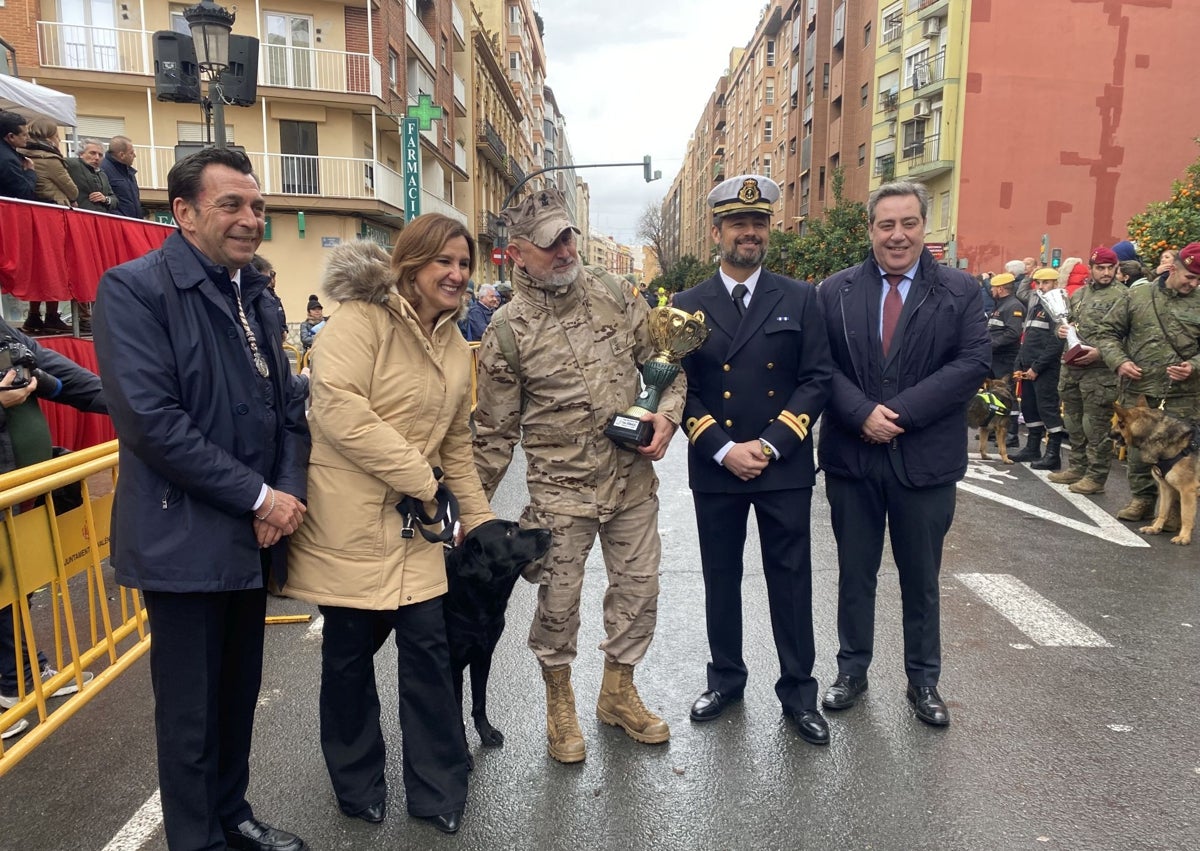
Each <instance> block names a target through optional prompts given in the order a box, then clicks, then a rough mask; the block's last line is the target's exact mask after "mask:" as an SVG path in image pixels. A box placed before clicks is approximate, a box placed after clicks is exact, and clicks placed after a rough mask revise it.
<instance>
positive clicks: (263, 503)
mask: <svg viewBox="0 0 1200 851" xmlns="http://www.w3.org/2000/svg"><path fill="white" fill-rule="evenodd" d="M167 193H168V196H169V198H170V201H171V211H172V213H173V214H174V216H175V221H176V222H178V223H179V231H178V232H177V233H174V234H172V235H171V236H169V237H168V238H167V240H166V242H165V243H163V246H162V248H161V249H158V250H156V251H151V252H150V253H149V254H147V255H146V256H145V257H142V258H141V259H139V260H134V261H132V262H130V263H125V264H124V265H121V266H117V267H115V268H113V269H110V270H109V271H108V272H107V273H106V274H105V275H104V278H103V279H102V280H101V281H100V291H99V295H98V298H97V301H96V308H95V313H94V315H93V326H94V330H95V335H96V355H97V357H98V359H99V362H100V371H101V374H102V375H103V376H104V384H105V392H106V395H107V397H108V403H109V412H110V413H111V415H112V418H113V423H114V425H115V426H116V430H117V437H118V439H119V440H120V465H121V476H120V478H119V479H118V480H117V492H116V501H115V503H114V506H113V523H112V563H113V566H114V567H115V569H116V575H117V580H118V581H119V582H120V583H121V584H122V585H126V586H129V587H133V588H139V589H141V591H142V593H143V597H144V599H145V601H146V610H147V612H148V614H149V619H150V629H151V632H152V633H153V636H154V642H153V644H152V646H151V649H150V677H151V682H152V683H153V686H154V698H155V726H156V731H157V736H158V774H159V786H160V788H161V792H162V809H163V823H164V825H165V827H166V834H167V844H168V846H169V847H170V848H172V849H174V848H224V847H226V846H228V847H230V848H250V849H273V851H299V850H300V849H303V848H306V847H307V846H306V845H305V843H304V841H303V840H301V839H300V838H299V837H297V836H294V835H292V834H290V833H286V832H284V831H281V830H277V829H275V828H273V827H270V826H269V825H266V824H263V823H262V822H260V821H258V820H257V819H255V817H254V814H253V812H252V810H251V808H250V805H249V804H248V803H247V802H246V798H245V793H246V788H247V784H248V782H249V754H250V738H251V731H252V727H253V722H254V707H255V704H256V702H257V700H258V690H259V684H260V681H261V678H262V653H263V616H264V614H265V610H266V591H265V584H266V583H265V578H266V574H267V573H268V572H273V573H274V575H275V578H276V580H277V582H278V584H279V585H280V586H281V587H282V585H283V584H284V582H283V580H284V579H285V575H284V574H283V570H284V568H285V566H284V565H283V564H282V558H283V547H284V543H283V542H282V539H283V536H285V535H289V534H291V533H292V532H294V531H295V530H296V528H297V526H299V524H300V522H301V521H302V520H303V517H304V511H305V509H304V505H303V503H302V500H303V499H304V498H305V495H306V489H305V488H306V478H305V477H306V468H307V465H308V451H309V436H308V427H307V425H306V423H305V419H304V395H305V394H304V392H303V388H304V386H305V385H304V384H303V382H301V381H299V380H297V379H296V376H294V375H293V374H292V372H291V370H290V368H289V364H288V360H287V358H286V356H285V355H284V353H283V349H282V347H281V345H280V340H281V339H282V328H281V327H280V325H279V312H278V310H277V309H276V306H275V301H274V299H273V298H272V297H271V296H270V295H269V293H268V292H267V279H266V278H265V277H264V276H263V275H261V274H259V273H258V272H257V271H256V270H255V269H254V267H253V266H252V265H251V260H252V259H253V257H254V252H255V250H256V249H257V248H258V246H259V243H260V242H261V241H262V237H263V225H264V205H263V197H262V195H261V193H260V192H259V189H258V182H257V180H256V179H255V177H254V175H253V173H252V171H251V165H250V161H249V160H248V159H246V157H245V155H244V154H241V153H238V152H236V151H231V150H227V149H221V148H207V149H205V150H203V151H201V152H199V153H196V154H193V155H192V156H190V157H188V158H186V159H184V160H181V161H180V162H178V163H176V164H175V166H174V167H173V168H172V169H171V171H170V174H168V175H167Z"/></svg>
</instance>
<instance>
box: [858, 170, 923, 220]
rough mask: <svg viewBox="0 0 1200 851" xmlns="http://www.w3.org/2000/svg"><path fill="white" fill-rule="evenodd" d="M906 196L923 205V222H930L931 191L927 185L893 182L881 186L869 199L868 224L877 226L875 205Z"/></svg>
mask: <svg viewBox="0 0 1200 851" xmlns="http://www.w3.org/2000/svg"><path fill="white" fill-rule="evenodd" d="M906 196H912V197H914V198H916V199H917V201H918V202H919V203H920V205H921V221H926V222H927V221H929V190H928V189H926V188H925V184H924V183H917V182H916V181H914V180H893V181H892V182H891V183H885V184H883V185H882V186H880V187H879V188H878V189H876V190H875V191H874V192H872V193H871V197H870V198H868V199H867V224H872V225H873V224H875V205H876V204H878V203H879V202H880V201H882V200H883V199H884V198H903V197H906Z"/></svg>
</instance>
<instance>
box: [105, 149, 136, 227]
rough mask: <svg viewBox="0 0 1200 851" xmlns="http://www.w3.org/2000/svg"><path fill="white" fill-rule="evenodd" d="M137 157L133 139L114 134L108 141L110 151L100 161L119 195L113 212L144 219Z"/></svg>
mask: <svg viewBox="0 0 1200 851" xmlns="http://www.w3.org/2000/svg"><path fill="white" fill-rule="evenodd" d="M136 157H137V154H136V153H134V150H133V141H132V140H130V139H129V138H128V137H126V136H113V137H112V139H110V140H109V142H108V153H107V154H105V155H104V159H102V160H101V161H100V170H101V171H103V172H104V173H105V174H106V175H107V176H108V182H109V184H110V185H111V186H112V190H113V192H114V193H116V196H117V209H116V210H113V212H114V213H118V214H119V215H122V216H127V217H128V218H131V219H143V218H145V213H143V212H142V190H141V189H140V188H138V182H137V169H136V168H134V167H133V161H134V158H136Z"/></svg>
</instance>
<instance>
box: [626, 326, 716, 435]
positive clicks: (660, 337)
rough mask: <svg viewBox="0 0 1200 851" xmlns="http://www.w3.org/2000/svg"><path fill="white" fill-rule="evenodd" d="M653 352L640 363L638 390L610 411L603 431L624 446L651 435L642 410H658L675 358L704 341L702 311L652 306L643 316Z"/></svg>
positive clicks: (675, 369) (674, 369)
mask: <svg viewBox="0 0 1200 851" xmlns="http://www.w3.org/2000/svg"><path fill="white" fill-rule="evenodd" d="M647 325H648V327H649V330H650V341H651V342H652V343H653V344H654V349H655V354H654V356H653V357H652V358H650V360H648V361H646V363H644V364H643V365H642V384H643V387H642V392H641V393H639V394H638V396H637V398H636V399H635V400H634V403H633V406H632V407H630V408H629V409H628V410H626V411H625V413H623V414H613V416H612V418H611V419H610V420H609V421H608V425H607V426H606V427H605V429H604V433H605V435H607V436H608V437H609V438H611V439H612V440H613V441H615V442H616V444H617V445H618V446H621V447H623V448H625V449H637V448H638V447H639V446H649V445H650V441H651V440H653V439H654V424H653V423H652V422H648V421H643V420H642V417H643V416H645V415H646V414H653V413H656V412H657V411H658V404H659V402H660V401H661V400H662V394H663V391H665V390H666V389H667V388H668V387H670V386H671V382H672V381H674V380H675V376H677V375H678V374H679V362H680V361H681V360H683V359H684V358H685V357H687V356H688V355H689V354H691V353H692V352H694V351H696V349H698V348H700V347H701V346H702V345H704V341H705V340H706V339H707V338H708V326H707V325H705V324H704V312H703V311H700V310H697V311H696V312H695V313H688V312H687V311H686V310H679V309H678V308H674V307H656V308H654V309H653V310H651V311H650V318H649V319H648V320H647Z"/></svg>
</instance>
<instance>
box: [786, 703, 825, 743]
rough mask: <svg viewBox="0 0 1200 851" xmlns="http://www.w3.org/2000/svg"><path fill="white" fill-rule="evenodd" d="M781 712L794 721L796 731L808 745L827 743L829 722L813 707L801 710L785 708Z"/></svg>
mask: <svg viewBox="0 0 1200 851" xmlns="http://www.w3.org/2000/svg"><path fill="white" fill-rule="evenodd" d="M783 714H784V715H785V716H787V717H788V718H791V719H792V720H793V721H795V722H796V732H798V733H799V734H800V738H802V739H804V741H806V742H808V743H809V744H810V745H827V744H829V724H828V723H826V721H825V719H824V718H822V717H821V713H820V712H817V711H816V710H815V709H806V710H804V711H803V712H795V711H793V710H788V709H785V710H784V711H783Z"/></svg>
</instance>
